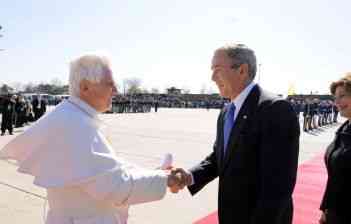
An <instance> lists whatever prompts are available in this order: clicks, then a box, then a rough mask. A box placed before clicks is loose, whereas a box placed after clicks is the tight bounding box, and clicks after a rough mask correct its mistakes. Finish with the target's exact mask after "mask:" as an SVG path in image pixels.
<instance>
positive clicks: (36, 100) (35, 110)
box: [32, 94, 40, 121]
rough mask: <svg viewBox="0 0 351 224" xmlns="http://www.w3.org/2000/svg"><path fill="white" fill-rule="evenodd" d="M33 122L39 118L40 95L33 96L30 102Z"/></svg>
mask: <svg viewBox="0 0 351 224" xmlns="http://www.w3.org/2000/svg"><path fill="white" fill-rule="evenodd" d="M32 106H33V113H34V120H35V121H36V120H38V119H39V118H40V95H39V94H38V95H36V96H33V100H32Z"/></svg>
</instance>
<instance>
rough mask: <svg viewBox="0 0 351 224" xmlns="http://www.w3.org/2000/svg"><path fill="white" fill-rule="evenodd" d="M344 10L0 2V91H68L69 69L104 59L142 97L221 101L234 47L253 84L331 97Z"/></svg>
mask: <svg viewBox="0 0 351 224" xmlns="http://www.w3.org/2000/svg"><path fill="white" fill-rule="evenodd" d="M350 8H351V2H350V1H347V0H333V1H331V0H330V1H328V0H308V1H306V0H294V1H290V0H289V1H287V0H286V1H285V0H265V1H258V0H256V1H252V0H245V1H236V0H228V1H225V0H216V1H214V0H201V1H196V0H194V1H191V0H177V1H168V0H147V1H146V0H128V1H121V0H100V1H92V0H85V1H75V0H60V1H42V0H31V1H30V0H28V1H20V0H11V1H9V0H7V1H6V0H0V25H1V26H2V27H3V29H2V30H0V34H1V35H3V37H2V38H0V49H5V50H4V51H0V83H8V84H15V83H29V82H32V83H42V82H46V83H47V82H49V83H50V82H52V80H54V79H59V80H61V81H62V82H63V83H67V80H68V73H69V62H70V61H71V60H72V59H74V58H76V57H78V56H80V55H83V54H86V53H98V54H103V55H107V56H108V57H109V58H110V60H111V62H112V64H113V73H114V77H115V79H116V81H117V83H118V85H119V86H120V88H121V89H122V87H123V80H125V79H127V78H138V79H140V80H141V81H142V86H143V87H144V88H146V89H148V90H150V89H151V88H157V89H159V90H160V91H161V92H162V91H163V90H164V89H165V88H168V87H171V86H175V87H177V88H183V89H189V90H190V91H191V92H192V93H199V92H200V91H201V90H203V89H205V90H206V92H208V93H212V92H218V90H217V87H216V86H215V85H214V84H213V83H212V81H211V69H210V68H211V58H212V56H213V52H214V50H216V49H217V48H219V47H221V46H223V45H225V44H228V43H235V42H240V43H244V44H246V45H247V46H248V47H250V48H252V49H253V50H254V51H255V52H256V56H257V60H258V63H259V64H260V66H259V67H260V69H259V71H258V74H257V76H256V80H255V81H256V82H257V83H259V84H260V85H261V86H262V87H263V88H265V89H267V90H269V91H271V92H275V93H279V94H283V95H285V94H287V92H288V89H289V87H292V88H293V89H294V90H295V93H297V94H299V93H304V94H308V93H311V92H313V93H320V94H323V93H328V87H329V85H330V82H331V81H333V80H336V79H338V78H340V77H341V76H342V75H343V74H345V73H346V72H348V71H351V63H350V62H351V61H350V59H351V56H350V52H351V44H350V41H351V29H350V23H351V13H350Z"/></svg>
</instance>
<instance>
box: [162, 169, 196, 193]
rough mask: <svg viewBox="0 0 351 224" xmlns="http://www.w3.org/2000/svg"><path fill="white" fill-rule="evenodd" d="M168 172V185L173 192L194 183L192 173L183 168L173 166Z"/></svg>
mask: <svg viewBox="0 0 351 224" xmlns="http://www.w3.org/2000/svg"><path fill="white" fill-rule="evenodd" d="M166 172H167V174H168V180H167V186H168V187H169V189H170V191H171V192H172V193H178V192H179V190H182V189H183V188H184V187H185V186H189V185H191V183H192V178H191V174H190V173H188V172H187V171H185V170H184V169H182V168H171V169H168V170H166Z"/></svg>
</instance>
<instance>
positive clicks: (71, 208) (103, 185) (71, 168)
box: [1, 97, 167, 224]
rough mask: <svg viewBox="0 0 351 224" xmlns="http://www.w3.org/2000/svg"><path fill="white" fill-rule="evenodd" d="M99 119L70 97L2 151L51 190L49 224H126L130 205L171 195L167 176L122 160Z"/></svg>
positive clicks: (87, 107)
mask: <svg viewBox="0 0 351 224" xmlns="http://www.w3.org/2000/svg"><path fill="white" fill-rule="evenodd" d="M97 115H98V113H97V112H96V111H95V110H94V109H93V108H92V107H90V106H89V105H88V104H86V103H85V102H83V101H82V100H80V99H79V98H76V97H70V98H69V99H68V100H66V101H64V102H63V103H61V104H60V105H58V106H57V107H56V108H55V109H54V110H53V111H52V112H51V113H49V114H47V115H46V116H44V117H42V118H41V119H40V120H38V121H37V122H36V123H35V124H33V126H32V127H30V128H29V129H28V130H27V131H25V132H24V133H23V134H21V135H19V136H18V137H16V138H15V139H14V140H13V141H11V142H10V143H9V144H7V145H6V146H5V147H4V148H3V150H2V151H1V157H2V158H6V159H14V160H17V161H18V164H19V168H18V171H19V172H22V173H26V174H30V175H32V176H34V184H36V185H38V186H40V187H43V188H46V189H47V198H48V204H49V210H48V213H47V218H46V223H47V224H100V223H104V224H125V223H127V216H128V207H129V206H130V205H133V204H137V203H143V202H150V201H155V200H160V199H162V198H163V197H164V195H165V194H166V190H167V175H166V174H165V172H164V171H162V170H148V169H143V168H140V167H136V166H134V165H131V164H129V163H127V162H125V161H123V160H121V159H120V158H117V157H116V156H115V154H114V152H113V149H112V148H111V146H110V144H109V143H108V141H107V140H106V138H105V137H104V136H103V134H102V133H101V131H100V128H99V126H100V124H101V122H100V121H99V119H98V117H97ZM155 215H156V214H155Z"/></svg>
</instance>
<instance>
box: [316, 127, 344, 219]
mask: <svg viewBox="0 0 351 224" xmlns="http://www.w3.org/2000/svg"><path fill="white" fill-rule="evenodd" d="M325 164H326V167H327V170H328V181H327V186H326V189H325V193H324V196H323V200H322V204H321V207H320V209H321V210H323V211H325V210H328V212H327V213H328V214H327V218H329V220H333V221H330V223H337V224H339V223H340V224H342V223H345V224H346V223H351V213H350V208H351V206H350V202H351V191H350V189H351V125H350V122H349V121H346V122H345V123H344V124H343V125H342V126H341V127H340V128H339V130H338V131H337V132H336V136H335V139H334V141H333V142H332V143H331V144H330V145H329V146H328V148H327V151H326V153H325ZM329 216H330V217H329ZM334 219H335V220H337V221H334Z"/></svg>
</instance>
